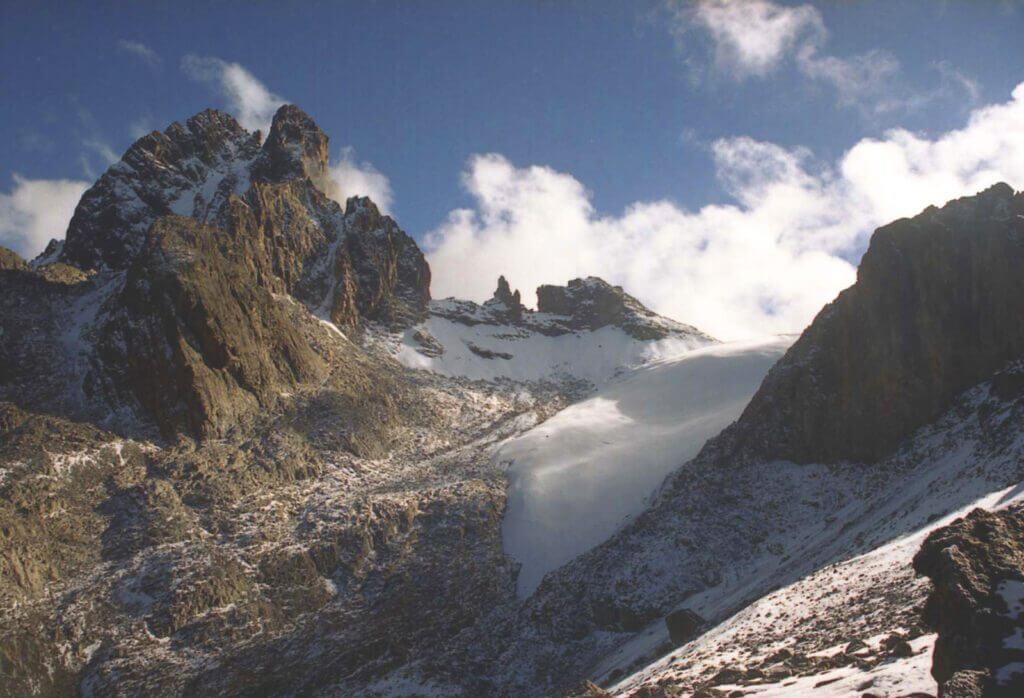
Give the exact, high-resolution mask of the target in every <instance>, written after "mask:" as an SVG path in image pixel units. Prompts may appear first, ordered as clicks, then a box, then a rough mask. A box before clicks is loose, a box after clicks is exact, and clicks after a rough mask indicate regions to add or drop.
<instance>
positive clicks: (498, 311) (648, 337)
mask: <svg viewBox="0 0 1024 698" xmlns="http://www.w3.org/2000/svg"><path fill="white" fill-rule="evenodd" d="M541 288H546V289H548V291H547V293H548V294H549V295H550V294H555V293H557V291H554V290H552V289H562V291H563V292H564V293H563V295H562V298H563V300H562V301H561V302H560V303H555V304H554V306H552V307H555V308H556V309H557V310H558V311H560V312H558V313H554V312H542V311H540V310H538V311H532V310H529V309H527V308H524V307H522V305H521V304H520V303H519V300H518V292H515V293H513V292H512V291H511V290H510V287H509V284H508V282H507V281H506V280H505V278H504V277H501V278H500V279H499V280H498V287H497V290H496V291H495V294H494V297H493V298H491V299H490V300H488V301H486V302H485V303H483V304H482V305H478V304H476V303H473V302H471V301H464V300H457V299H454V298H446V299H444V300H437V301H432V302H431V303H430V306H429V315H428V317H427V319H426V321H425V322H423V323H422V324H421V325H418V326H416V327H413V328H410V329H409V330H407V331H406V332H405V333H404V334H403V335H402V336H401V338H400V340H399V341H398V342H397V343H392V344H391V345H390V346H391V351H392V352H393V353H394V354H395V356H396V358H398V360H399V361H401V362H402V363H403V364H405V365H406V366H409V367H410V368H418V369H426V370H430V371H434V372H437V373H441V374H443V375H447V376H462V377H466V378H472V379H478V380H497V379H509V380H513V381H544V380H555V381H558V380H562V381H566V380H567V381H570V382H571V381H577V382H578V381H582V382H584V383H588V384H590V385H599V384H601V383H604V382H605V381H607V380H609V379H611V378H612V377H614V376H616V375H621V374H623V373H624V372H626V371H628V370H629V369H631V368H635V367H637V366H640V365H643V364H646V363H649V362H652V361H657V360H659V359H663V358H668V357H673V356H678V355H679V354H681V353H683V352H686V351H689V350H691V349H695V348H697V347H700V346H704V345H707V344H710V343H713V342H715V340H714V339H713V338H711V337H709V336H708V335H706V334H704V333H703V332H701V331H700V330H697V329H696V328H694V327H691V326H689V325H684V324H683V323H680V322H676V321H674V320H670V319H669V318H666V317H663V316H660V315H658V314H656V313H654V312H653V311H651V310H649V309H647V308H645V307H644V306H643V305H642V304H640V302H639V301H637V300H636V299H635V298H632V296H628V295H627V294H625V293H623V292H622V289H621V288H619V287H616V286H610V285H609V284H607V283H605V282H604V281H602V280H600V279H597V278H595V277H589V278H588V279H586V280H579V279H576V280H574V281H570V282H569V285H568V286H566V287H555V286H545V287H541ZM538 292H539V290H538ZM545 307H547V306H545ZM602 308H603V310H601V309H602ZM608 308H611V309H608Z"/></svg>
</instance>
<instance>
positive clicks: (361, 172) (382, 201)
mask: <svg viewBox="0 0 1024 698" xmlns="http://www.w3.org/2000/svg"><path fill="white" fill-rule="evenodd" d="M331 179H332V180H333V181H334V184H335V186H336V187H337V190H336V191H334V192H328V194H330V195H331V196H333V198H334V199H335V200H336V201H339V202H342V203H344V201H345V199H347V198H348V197H350V196H368V197H370V199H371V200H372V201H373V203H375V204H377V207H378V208H380V210H381V211H383V212H384V213H390V211H391V203H392V198H393V194H392V192H391V182H390V181H388V178H387V177H385V176H384V175H383V174H382V173H381V172H379V171H378V170H377V168H376V167H374V166H373V165H372V164H371V163H369V162H360V161H358V160H357V159H356V153H355V150H354V149H353V148H352V147H345V148H342V149H341V152H340V153H339V158H338V160H337V161H336V162H335V163H334V164H333V165H331Z"/></svg>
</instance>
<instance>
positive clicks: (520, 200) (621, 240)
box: [425, 84, 1024, 338]
mask: <svg viewBox="0 0 1024 698" xmlns="http://www.w3.org/2000/svg"><path fill="white" fill-rule="evenodd" d="M712 154H713V156H714V159H715V164H716V172H717V175H718V177H719V179H720V181H721V182H722V184H723V186H724V187H725V188H726V189H727V191H728V192H729V193H730V194H731V195H732V197H733V198H734V199H735V203H734V204H730V205H713V206H705V207H703V208H701V209H699V210H697V211H689V210H686V209H683V208H680V207H679V206H677V205H675V204H673V203H671V202H668V201H643V202H637V203H635V204H633V205H631V206H629V207H628V208H627V209H626V210H625V211H624V212H622V213H621V214H619V215H611V216H606V215H600V214H598V213H597V212H596V211H595V209H594V206H593V204H592V202H591V198H590V195H589V194H588V192H587V191H586V189H585V188H584V186H583V185H582V184H581V183H580V182H579V181H577V180H576V179H575V178H574V177H572V176H571V175H569V174H566V173H561V172H557V171H555V170H552V169H550V168H547V167H538V166H534V167H524V168H519V167H515V166H514V165H513V164H512V163H510V162H509V161H508V160H506V159H505V158H504V157H502V156H500V155H495V154H490V155H478V156H474V157H473V158H471V159H470V161H469V163H468V166H467V170H466V172H465V174H464V185H465V187H466V189H467V190H468V191H469V193H470V194H471V195H472V196H473V197H474V199H475V207H474V208H473V209H458V210H455V211H452V212H451V213H450V214H449V216H448V218H447V220H446V221H445V222H444V223H443V224H441V225H440V226H439V227H438V228H437V229H435V230H433V231H432V232H430V233H429V234H428V235H427V237H426V239H425V247H426V250H427V253H428V257H429V260H430V264H431V267H432V268H433V272H434V273H433V279H434V281H433V289H432V292H433V294H434V295H435V296H438V297H440V296H446V295H456V296H462V297H469V298H473V299H475V300H484V299H486V298H487V297H489V295H490V293H491V291H492V290H493V288H494V283H495V280H496V279H497V277H498V275H499V274H504V275H505V276H506V277H508V278H509V280H510V282H511V283H512V284H513V285H514V286H518V287H519V288H520V289H521V290H522V291H523V293H524V302H527V303H530V304H532V303H534V302H535V298H534V294H533V291H534V289H535V288H536V286H537V285H539V284H541V283H564V282H565V281H566V280H568V279H570V278H572V277H575V276H583V275H587V274H595V275H598V276H602V277H604V278H605V279H607V280H608V281H610V282H612V283H616V284H621V285H623V286H624V287H625V288H626V289H627V291H629V292H631V293H633V294H635V295H637V296H639V297H640V298H641V300H643V301H645V302H646V303H648V304H650V305H651V306H652V307H653V308H654V309H655V310H657V311H659V312H661V313H664V314H666V315H669V316H671V317H674V318H676V319H679V320H682V321H684V322H690V323H693V324H695V325H697V326H698V327H700V328H701V329H704V330H706V331H708V332H710V333H712V334H715V335H717V336H719V337H722V338H740V337H747V336H753V335H759V334H765V333H772V332H787V331H798V330H800V329H801V328H803V327H804V326H806V324H807V323H808V322H809V321H810V320H811V319H812V318H813V316H814V314H815V313H816V312H817V311H818V310H819V309H820V308H821V306H822V305H823V304H824V303H826V302H828V301H830V300H832V298H834V297H835V295H836V293H837V292H838V291H840V290H841V289H842V288H844V287H845V286H847V285H849V284H850V283H852V281H853V280H854V276H855V270H854V267H853V265H852V264H851V263H850V262H849V261H847V260H848V259H853V258H855V257H856V255H857V254H858V253H859V252H861V251H862V250H863V248H864V245H865V243H866V241H867V237H868V235H869V234H870V233H871V231H872V230H873V229H874V228H875V227H877V226H879V225H881V224H883V223H886V222H889V221H890V220H893V219H895V218H898V217H902V216H908V215H914V214H916V213H918V212H919V211H920V210H922V209H923V208H924V207H926V206H928V205H930V204H942V203H944V202H945V201H947V200H949V199H952V198H955V197H958V196H963V195H967V194H972V193H974V192H976V191H978V190H980V189H983V188H985V187H987V186H989V185H991V184H993V183H995V182H997V181H1000V180H1005V181H1007V182H1009V183H1010V184H1011V185H1012V186H1015V187H1021V186H1024V84H1021V85H1020V86H1018V87H1017V88H1016V90H1014V92H1013V97H1012V99H1011V100H1010V101H1009V102H1006V103H1003V104H997V105H993V106H988V107H984V108H980V109H977V110H975V111H973V112H972V114H971V117H970V119H969V121H968V123H967V125H966V126H965V127H964V128H962V129H960V130H956V131H951V132H948V133H945V134H942V135H940V136H938V137H937V138H934V139H927V138H924V137H922V136H919V135H915V134H912V133H910V132H908V131H905V130H902V129H896V130H892V131H889V132H888V133H886V134H885V135H884V137H882V138H879V139H865V140H862V141H860V142H859V143H857V144H856V145H855V146H854V147H853V148H851V149H850V150H849V151H847V152H846V153H845V154H844V155H843V157H842V158H840V159H839V161H837V162H835V163H832V164H829V165H822V164H820V163H815V161H814V160H813V158H812V156H811V154H810V153H809V152H807V151H805V150H802V149H797V150H787V149H785V148H782V147H780V146H777V145H774V144H770V143H763V142H758V141H755V140H752V139H749V138H731V139H722V140H719V141H716V142H715V143H714V144H713V146H712Z"/></svg>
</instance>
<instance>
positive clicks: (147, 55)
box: [117, 39, 160, 68]
mask: <svg viewBox="0 0 1024 698" xmlns="http://www.w3.org/2000/svg"><path fill="white" fill-rule="evenodd" d="M117 48H118V49H120V50H121V51H124V52H126V53H130V54H132V55H133V56H135V57H136V58H138V59H139V60H141V61H142V62H143V63H145V64H146V65H148V66H150V67H151V68H156V67H157V66H159V65H160V55H159V54H158V53H157V52H156V51H154V50H153V49H151V48H150V47H149V46H146V45H145V44H144V43H142V42H141V41H129V40H127V39H120V40H119V41H118V42H117Z"/></svg>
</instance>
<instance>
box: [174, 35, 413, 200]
mask: <svg viewBox="0 0 1024 698" xmlns="http://www.w3.org/2000/svg"><path fill="white" fill-rule="evenodd" d="M181 69H182V70H183V71H184V72H185V74H186V75H188V76H189V77H190V78H192V79H193V80H198V81H200V82H205V83H207V84H209V85H210V86H211V87H213V88H214V89H215V90H216V91H217V92H218V93H219V94H220V95H221V97H222V98H223V99H225V100H226V102H227V105H228V108H229V109H230V110H231V111H232V112H233V113H234V115H235V117H236V118H237V119H238V122H239V123H240V124H242V126H244V127H245V128H247V129H249V130H250V131H252V130H256V129H260V130H261V131H263V133H264V135H266V134H267V133H268V132H269V130H270V124H271V121H272V120H273V118H274V113H275V112H276V111H277V110H278V108H280V107H281V105H282V104H284V103H285V99H284V98H283V97H281V96H279V95H277V94H275V93H274V92H272V91H271V90H270V89H268V88H267V86H266V85H264V84H263V83H262V82H260V80H259V79H258V78H257V77H256V76H255V75H253V74H252V73H251V72H249V71H248V70H247V69H246V68H245V67H243V66H242V65H240V64H238V63H228V62H227V61H224V60H221V59H220V58H216V57H213V56H195V55H191V54H190V55H187V56H185V57H184V58H183V59H182V61H181ZM338 154H339V158H338V160H337V161H336V162H335V163H334V164H333V165H331V168H330V170H331V179H332V181H333V183H334V185H335V191H332V192H326V193H327V194H328V195H330V196H332V197H333V198H335V199H336V200H337V201H340V202H341V203H344V201H345V199H346V198H347V197H349V196H357V195H358V196H369V197H370V198H371V199H372V200H373V202H374V203H375V204H377V206H378V207H380V209H381V210H382V211H384V212H385V213H387V212H389V211H390V209H391V204H392V203H393V195H392V191H391V183H390V182H389V181H388V178H387V177H386V176H385V175H384V174H382V173H381V172H380V171H378V170H377V168H375V167H374V166H373V165H372V164H371V163H369V162H365V161H359V160H357V159H356V154H355V150H354V149H353V148H352V147H351V146H346V147H343V148H342V149H341V150H340V151H339V153H338Z"/></svg>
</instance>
